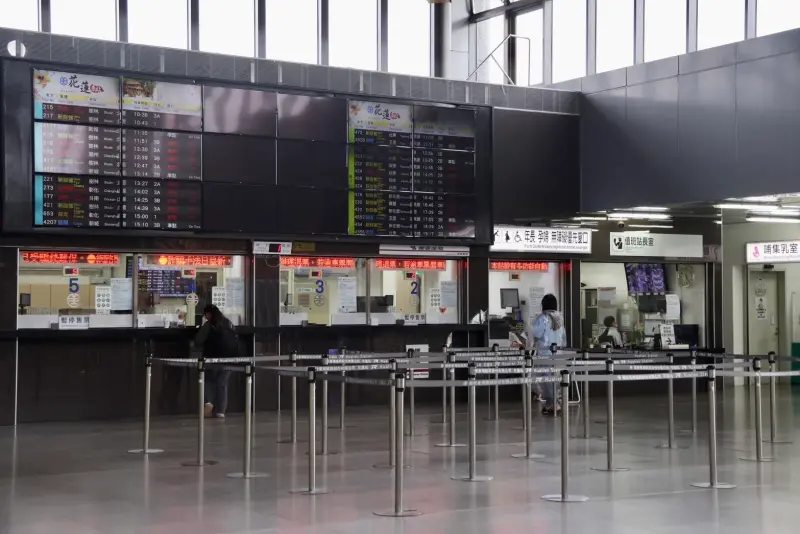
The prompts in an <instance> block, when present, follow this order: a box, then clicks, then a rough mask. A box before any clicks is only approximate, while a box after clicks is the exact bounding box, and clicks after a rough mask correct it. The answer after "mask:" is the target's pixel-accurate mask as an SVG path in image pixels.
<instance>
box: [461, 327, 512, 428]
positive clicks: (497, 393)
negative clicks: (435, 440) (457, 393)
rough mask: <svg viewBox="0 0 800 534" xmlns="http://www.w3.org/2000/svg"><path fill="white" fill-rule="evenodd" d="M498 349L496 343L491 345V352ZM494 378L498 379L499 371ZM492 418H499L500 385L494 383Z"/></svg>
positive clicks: (496, 419)
mask: <svg viewBox="0 0 800 534" xmlns="http://www.w3.org/2000/svg"><path fill="white" fill-rule="evenodd" d="M499 349H500V347H499V346H498V345H497V343H495V344H494V345H492V352H497V351H498V350H499ZM495 365H497V364H495ZM453 372H454V373H455V369H454V370H453ZM494 379H495V380H499V379H500V374H499V373H495V374H494ZM451 398H452V395H451ZM451 413H452V411H451ZM494 420H495V421H499V420H500V385H499V384H495V386H494Z"/></svg>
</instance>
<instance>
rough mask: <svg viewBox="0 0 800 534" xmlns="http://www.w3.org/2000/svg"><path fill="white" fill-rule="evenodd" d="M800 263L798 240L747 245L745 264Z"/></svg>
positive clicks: (799, 243)
mask: <svg viewBox="0 0 800 534" xmlns="http://www.w3.org/2000/svg"><path fill="white" fill-rule="evenodd" d="M786 262H800V239H798V240H796V241H770V242H764V243H748V244H747V263H786Z"/></svg>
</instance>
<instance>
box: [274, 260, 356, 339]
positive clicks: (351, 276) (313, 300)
mask: <svg viewBox="0 0 800 534" xmlns="http://www.w3.org/2000/svg"><path fill="white" fill-rule="evenodd" d="M280 262H281V268H280V324H281V326H304V325H327V326H331V325H365V324H367V311H366V306H365V303H366V295H367V260H365V259H363V258H341V257H330V258H326V257H310V256H309V257H305V256H281V258H280Z"/></svg>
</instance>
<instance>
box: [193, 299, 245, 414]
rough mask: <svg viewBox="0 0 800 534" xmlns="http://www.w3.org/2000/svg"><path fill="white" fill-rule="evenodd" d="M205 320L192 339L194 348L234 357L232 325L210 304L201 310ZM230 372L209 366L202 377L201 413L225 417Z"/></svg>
mask: <svg viewBox="0 0 800 534" xmlns="http://www.w3.org/2000/svg"><path fill="white" fill-rule="evenodd" d="M203 317H204V318H205V322H204V323H203V326H202V327H201V328H200V331H199V332H197V335H196V336H195V338H194V344H195V347H202V348H203V357H204V358H236V357H237V356H239V340H238V339H237V337H236V332H235V331H234V329H233V324H232V323H231V322H230V321H229V320H228V318H227V317H225V316H224V315H223V314H222V312H221V311H220V310H219V308H217V307H216V306H214V305H213V304H208V305H207V306H206V307H205V308H204V309H203ZM230 376H231V372H230V371H228V370H225V369H215V368H214V366H213V365H212V366H210V367H209V368H208V369H207V370H206V377H205V400H206V404H205V416H206V417H216V418H218V419H225V409H226V408H227V407H228V380H229V379H230Z"/></svg>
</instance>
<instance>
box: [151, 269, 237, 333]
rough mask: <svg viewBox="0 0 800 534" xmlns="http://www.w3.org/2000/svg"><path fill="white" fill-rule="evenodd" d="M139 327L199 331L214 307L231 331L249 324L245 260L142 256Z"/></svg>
mask: <svg viewBox="0 0 800 534" xmlns="http://www.w3.org/2000/svg"><path fill="white" fill-rule="evenodd" d="M137 261H138V280H137V284H136V291H137V300H136V306H137V312H138V313H137V326H139V327H140V328H168V327H180V326H197V325H200V324H202V322H203V308H205V306H206V305H207V304H214V305H215V306H217V307H218V308H219V309H220V311H222V313H223V314H224V315H225V316H226V317H227V318H228V319H230V321H231V322H232V323H233V324H234V325H243V324H246V321H247V313H246V310H247V299H246V297H245V257H244V256H229V255H205V254H140V255H139V256H138V257H137Z"/></svg>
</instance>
